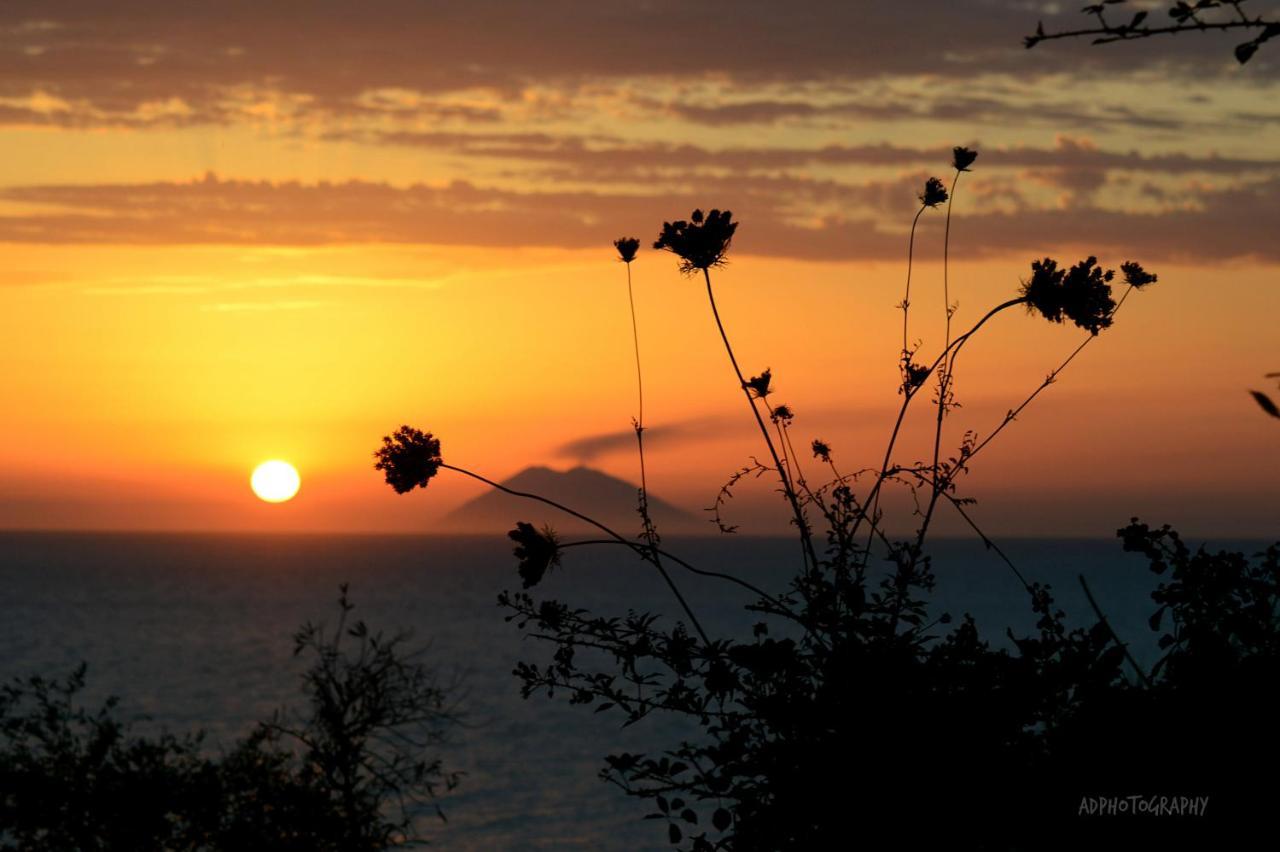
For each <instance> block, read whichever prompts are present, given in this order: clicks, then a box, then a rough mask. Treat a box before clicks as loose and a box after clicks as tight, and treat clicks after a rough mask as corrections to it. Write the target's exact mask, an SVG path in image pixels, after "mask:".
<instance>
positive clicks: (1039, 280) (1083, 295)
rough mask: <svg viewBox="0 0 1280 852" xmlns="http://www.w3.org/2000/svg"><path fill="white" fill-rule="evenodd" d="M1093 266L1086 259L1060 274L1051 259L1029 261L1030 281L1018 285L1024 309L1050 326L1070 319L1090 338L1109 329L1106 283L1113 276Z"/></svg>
mask: <svg viewBox="0 0 1280 852" xmlns="http://www.w3.org/2000/svg"><path fill="white" fill-rule="evenodd" d="M1097 264H1098V259H1097V258H1096V257H1089V258H1087V259H1085V260H1082V261H1080V262H1079V263H1077V264H1076V265H1075V266H1073V267H1071V268H1070V269H1065V270H1064V269H1059V268H1058V263H1057V261H1055V260H1052V259H1051V258H1047V257H1046V258H1045V259H1044V260H1036V261H1032V262H1031V280H1030V281H1028V282H1026V283H1024V284H1023V285H1022V295H1023V297H1024V298H1026V300H1027V307H1028V309H1029V310H1035V311H1039V312H1040V314H1041V315H1042V316H1044V318H1045V319H1047V320H1049V321H1051V322H1059V323H1060V322H1062V321H1063V320H1064V318H1065V319H1070V320H1071V321H1072V322H1074V323H1075V324H1076V325H1078V326H1080V327H1081V328H1084V329H1088V330H1089V333H1091V334H1097V333H1098V332H1099V331H1101V330H1102V329H1104V328H1108V327H1110V325H1111V312H1112V311H1114V310H1115V307H1116V303H1115V300H1114V299H1112V298H1111V285H1110V284H1109V283H1108V282H1110V281H1111V280H1112V278H1114V277H1115V272H1114V271H1112V270H1110V269H1108V270H1106V271H1103V269H1102V267H1100V266H1098V265H1097ZM1139 269H1141V268H1140V267H1139ZM1142 274H1143V275H1144V276H1145V275H1146V273H1142ZM1145 283H1150V282H1145Z"/></svg>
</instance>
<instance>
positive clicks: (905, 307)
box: [902, 204, 925, 387]
mask: <svg viewBox="0 0 1280 852" xmlns="http://www.w3.org/2000/svg"><path fill="white" fill-rule="evenodd" d="M924 211H925V205H924V204H921V205H920V209H919V210H917V211H916V216H915V218H914V219H912V220H911V238H910V239H909V240H908V241H907V289H906V293H904V294H903V296H902V361H903V369H904V370H905V369H906V366H907V363H908V362H910V360H911V356H910V349H909V348H908V346H907V340H908V338H907V318H908V314H909V313H910V310H911V262H912V260H913V259H914V258H915V253H916V225H917V224H919V222H920V217H921V216H923V215H924ZM904 380H905V376H904ZM903 386H904V387H905V386H906V385H905V381H904V385H903Z"/></svg>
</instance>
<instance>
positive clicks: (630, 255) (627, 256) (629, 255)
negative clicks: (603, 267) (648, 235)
mask: <svg viewBox="0 0 1280 852" xmlns="http://www.w3.org/2000/svg"><path fill="white" fill-rule="evenodd" d="M613 247H614V248H616V249H617V250H618V257H620V258H622V262H623V263H630V262H631V261H633V260H635V259H636V251H637V250H638V249H639V248H640V240H639V239H637V238H635V237H619V238H618V239H616V240H614V241H613Z"/></svg>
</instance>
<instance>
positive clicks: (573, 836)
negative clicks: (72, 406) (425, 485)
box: [0, 533, 1262, 852]
mask: <svg viewBox="0 0 1280 852" xmlns="http://www.w3.org/2000/svg"><path fill="white" fill-rule="evenodd" d="M1218 544H1222V545H1223V546H1227V545H1230V546H1232V547H1237V548H1242V549H1244V550H1246V551H1247V552H1251V553H1252V552H1255V551H1257V550H1259V549H1261V546H1262V543H1261V542H1238V541H1237V542H1219V543H1218ZM1001 545H1002V547H1003V549H1004V550H1005V552H1006V553H1007V554H1008V555H1009V556H1010V558H1011V559H1012V561H1013V562H1014V563H1015V564H1016V565H1017V567H1018V568H1019V570H1020V571H1021V572H1022V573H1023V574H1024V575H1025V576H1026V577H1027V579H1028V580H1030V581H1038V582H1043V583H1048V584H1050V585H1051V586H1052V588H1053V590H1054V593H1055V596H1056V597H1057V600H1058V602H1059V604H1060V606H1061V608H1062V609H1063V610H1065V611H1066V612H1067V614H1068V620H1069V621H1070V622H1074V623H1076V624H1089V623H1092V620H1093V616H1092V612H1091V610H1090V609H1089V606H1088V603H1087V601H1086V599H1085V597H1084V594H1083V592H1082V590H1081V585H1080V583H1079V580H1078V576H1079V575H1083V576H1084V577H1086V578H1087V581H1088V583H1089V586H1090V589H1091V590H1092V592H1093V594H1094V597H1095V598H1096V600H1097V603H1098V605H1099V606H1100V607H1101V608H1102V610H1103V611H1104V612H1105V613H1106V615H1107V616H1108V618H1109V620H1110V622H1111V623H1112V625H1113V626H1114V628H1115V630H1116V632H1117V633H1118V634H1119V635H1120V636H1121V637H1122V638H1123V639H1124V640H1125V641H1127V642H1129V643H1130V644H1131V647H1132V648H1133V650H1134V652H1135V654H1136V655H1137V657H1138V658H1139V660H1143V661H1147V662H1150V661H1152V660H1154V658H1155V653H1156V652H1155V644H1154V642H1155V638H1156V637H1155V636H1154V634H1153V633H1152V631H1151V630H1150V628H1149V627H1148V626H1147V616H1148V615H1149V614H1150V612H1151V610H1152V606H1151V604H1150V592H1151V590H1152V589H1153V588H1154V586H1155V584H1156V582H1158V580H1157V578H1155V577H1154V576H1153V575H1152V574H1151V573H1150V572H1149V571H1148V570H1147V567H1146V565H1145V563H1144V561H1143V560H1142V559H1141V558H1140V557H1138V556H1136V555H1134V554H1126V553H1124V552H1123V551H1122V549H1121V547H1120V543H1119V542H1118V541H1117V540H1114V539H1112V540H1082V539H1071V540H1056V539H1022V540H1017V539H1015V540H1009V541H1005V542H1001ZM664 546H665V547H666V549H668V550H670V551H672V552H675V553H678V554H679V555H680V556H682V557H683V558H685V559H686V560H687V561H689V562H691V563H693V564H695V565H699V566H703V567H713V568H715V569H716V570H719V571H722V572H726V573H731V574H734V575H735V576H739V577H741V578H742V579H745V580H748V581H750V582H752V583H754V584H756V585H757V586H760V587H762V588H764V589H767V590H770V591H772V590H779V589H782V588H784V587H785V584H786V581H787V579H788V577H789V576H791V574H792V573H793V572H794V570H795V568H796V563H797V560H798V558H799V552H798V548H797V544H796V542H795V540H794V539H770V538H748V537H739V536H723V537H720V538H701V539H700V538H690V539H674V538H673V539H669V540H667V541H665V542H664ZM930 552H931V555H932V557H933V562H934V568H935V573H936V575H937V588H936V592H935V596H934V606H935V608H936V610H937V612H938V613H939V614H941V613H942V612H950V613H952V614H953V615H954V616H955V617H957V618H958V617H959V616H961V615H962V614H963V613H966V612H967V613H971V614H972V615H973V616H974V618H975V619H976V620H977V622H978V625H979V628H980V630H981V631H982V632H983V633H984V634H985V635H986V636H987V637H988V638H989V639H990V640H991V641H992V642H993V643H994V644H1007V639H1006V638H1005V631H1006V629H1007V628H1012V629H1013V630H1014V631H1015V632H1018V631H1031V630H1032V629H1033V624H1034V617H1033V616H1032V615H1031V614H1030V612H1029V610H1028V607H1027V605H1026V601H1027V596H1026V593H1025V591H1024V590H1023V587H1022V586H1021V584H1020V583H1019V581H1018V580H1017V579H1016V578H1015V577H1014V576H1013V574H1012V573H1011V572H1010V570H1009V568H1008V567H1007V566H1006V565H1005V564H1004V563H1003V562H1001V561H1000V560H999V559H998V558H996V557H995V556H994V555H993V554H992V553H991V552H989V551H987V550H986V549H985V548H984V547H983V545H982V544H981V543H980V542H977V541H970V540H945V539H944V540H937V541H935V542H933V543H932V545H931V550H930ZM675 577H676V579H677V581H678V582H679V584H680V587H681V589H682V591H683V592H684V593H685V595H686V597H687V598H688V600H689V602H690V605H691V607H692V608H693V610H694V611H695V612H696V613H697V614H698V616H699V618H700V620H701V621H702V622H703V624H704V626H705V627H706V629H707V631H708V632H709V633H710V634H711V635H713V637H720V636H726V637H727V636H740V635H743V634H746V635H749V633H750V627H751V625H752V624H753V623H754V622H755V621H756V620H758V617H757V616H755V615H753V614H752V613H749V612H747V611H745V610H744V609H743V606H744V605H745V604H746V603H749V602H750V600H749V596H747V595H745V594H743V593H741V590H740V589H738V588H737V587H736V586H732V585H728V584H726V583H724V582H723V581H718V580H713V579H707V578H703V577H698V576H694V575H690V574H688V573H683V572H681V573H677V574H676V575H675ZM343 583H346V584H349V597H350V599H351V601H352V603H354V605H355V610H354V611H353V615H352V617H353V618H359V619H362V620H364V621H365V622H366V623H367V624H368V625H369V626H370V627H372V628H374V629H381V630H383V631H385V632H387V633H394V632H396V631H399V630H407V631H411V632H412V633H413V636H414V638H413V640H412V642H411V644H417V645H422V646H425V648H426V651H425V654H424V657H423V660H424V662H426V663H427V664H428V665H430V666H432V667H433V668H435V669H436V671H437V672H438V673H439V674H440V676H441V677H442V679H444V680H446V681H450V682H452V681H453V680H454V679H456V681H457V682H458V684H459V686H458V688H457V691H456V693H455V695H456V697H457V699H458V702H459V707H460V710H461V711H462V714H463V723H462V724H461V725H460V726H458V727H457V728H455V729H454V731H453V734H452V741H451V742H450V743H448V744H447V745H446V746H444V747H443V748H442V750H441V756H442V758H443V759H444V762H445V765H446V766H447V767H448V768H450V769H455V770H458V771H461V772H463V773H464V775H463V777H462V781H461V784H460V785H459V786H458V787H457V789H456V790H454V791H452V792H449V793H447V794H445V795H443V796H442V797H441V798H440V800H439V804H440V806H441V808H442V809H443V811H444V813H445V816H446V817H447V821H436V820H433V821H431V822H429V823H424V829H425V834H426V835H427V837H428V838H429V839H430V841H431V844H432V845H433V846H434V847H435V848H437V849H444V850H482V849H483V850H494V849H503V850H575V849H583V850H587V849H590V850H627V852H636V851H637V850H660V849H667V848H670V847H669V844H668V843H667V840H666V833H665V824H664V823H662V822H661V821H654V820H644V819H643V817H644V815H645V813H647V812H648V811H649V810H650V807H649V805H648V804H647V803H644V802H641V801H638V800H635V799H630V798H628V797H627V796H626V795H625V794H623V793H622V792H621V791H619V790H618V789H616V788H615V787H613V786H611V785H609V784H607V783H605V782H604V781H602V780H600V778H599V775H598V773H599V770H600V768H601V766H602V765H603V757H604V756H605V755H606V754H609V753H614V752H618V751H629V752H645V751H651V752H652V751H658V750H660V749H661V748H662V747H663V746H664V745H669V744H673V743H675V742H676V741H677V740H678V739H679V737H680V736H681V735H682V734H683V733H685V732H686V731H685V730H684V729H682V727H681V725H680V723H679V722H678V720H664V719H661V718H650V719H647V720H645V721H643V722H641V723H639V724H637V725H634V726H631V727H626V728H623V727H622V724H621V723H622V719H621V717H619V716H617V715H615V714H612V713H609V712H605V713H599V714H597V713H594V712H592V710H591V709H590V708H584V707H582V706H576V705H570V704H569V703H568V701H567V700H566V699H567V696H564V695H556V696H553V697H550V698H549V697H547V696H545V695H543V694H535V695H533V696H530V697H529V698H527V699H525V698H522V697H521V695H520V689H519V687H520V684H519V682H518V681H517V679H516V677H515V676H514V675H513V674H512V670H513V668H514V667H515V666H516V664H517V663H518V662H520V661H541V662H545V661H546V660H547V659H548V649H547V648H546V647H545V645H544V644H543V643H540V642H538V641H537V640H534V639H531V638H527V637H525V636H524V635H523V634H522V633H521V631H520V630H519V629H518V627H517V626H516V625H515V624H514V623H509V622H508V621H506V620H505V618H504V616H505V614H506V613H505V612H504V611H503V610H501V609H500V608H499V607H498V605H497V596H498V594H499V592H501V591H502V590H504V589H511V590H518V589H519V588H520V579H519V577H518V575H517V573H516V560H515V558H514V557H513V556H512V553H511V542H510V541H508V540H507V539H506V538H504V537H503V536H501V535H496V536H456V537H446V536H360V535H241V534H236V535H222V534H99V533H81V534H67V533H0V648H3V649H4V653H3V655H0V681H8V680H9V679H11V678H15V677H25V676H29V675H33V674H39V675H43V676H46V677H62V676H65V675H67V674H69V673H70V672H72V671H73V670H74V669H75V668H76V666H78V665H79V664H80V663H82V662H83V663H85V664H87V666H88V686H87V689H86V692H85V695H84V698H85V701H86V702H87V703H89V704H90V705H91V706H92V705H93V704H94V703H95V702H100V701H101V700H103V699H105V698H106V697H107V696H118V697H119V700H120V704H119V712H120V714H121V715H122V716H123V717H124V718H127V719H129V720H130V721H131V722H132V723H133V724H134V725H135V726H136V729H137V730H139V731H142V732H153V731H155V730H159V729H162V728H163V729H167V730H169V731H172V732H175V733H182V732H187V731H194V730H196V729H201V730H204V731H206V732H207V737H208V740H207V742H208V745H209V747H210V748H213V749H217V748H222V747H226V746H227V745H229V744H230V743H232V742H234V741H235V739H236V738H237V737H240V736H243V735H244V734H246V733H247V732H248V731H249V730H250V729H251V728H252V726H253V725H254V723H255V721H257V720H261V719H266V718H268V717H269V716H270V715H271V714H272V712H273V711H275V710H277V709H279V708H284V707H295V708H297V707H300V706H302V701H303V694H302V692H301V686H302V683H301V674H302V671H303V667H304V666H303V662H302V661H300V660H298V659H295V658H294V656H293V640H292V636H293V634H294V632H295V631H296V630H297V629H298V627H299V626H301V625H302V624H303V623H304V622H308V621H311V622H325V623H327V624H330V625H332V624H333V623H334V622H335V620H336V617H337V612H338V609H337V599H338V595H339V586H340V584H343ZM535 591H537V592H539V593H541V594H542V595H544V596H546V597H553V598H557V599H560V600H563V601H565V602H568V603H571V604H573V605H575V606H581V607H585V608H587V609H589V610H591V611H592V612H594V613H597V614H602V615H625V614H626V613H627V612H628V610H636V611H650V612H654V613H662V614H665V615H667V616H671V615H674V614H675V613H676V612H677V605H676V602H675V600H674V599H673V598H672V596H671V593H670V590H669V589H668V588H667V587H666V585H665V584H664V583H663V582H662V580H661V579H660V578H659V577H658V576H657V575H656V574H655V572H654V570H653V569H652V567H650V566H648V565H647V564H645V563H642V562H640V561H638V560H636V559H634V558H630V557H629V556H628V554H627V552H626V551H625V549H623V548H618V547H602V548H596V549H593V548H591V547H579V548H573V549H572V550H570V551H567V552H566V554H565V560H564V564H563V565H562V566H561V567H560V568H558V569H556V570H555V571H553V572H552V573H551V574H549V575H548V576H547V578H546V579H545V580H544V582H543V583H542V584H541V585H540V586H539V587H538V588H537V589H535Z"/></svg>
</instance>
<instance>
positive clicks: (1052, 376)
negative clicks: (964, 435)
mask: <svg viewBox="0 0 1280 852" xmlns="http://www.w3.org/2000/svg"><path fill="white" fill-rule="evenodd" d="M1132 292H1133V286H1132V285H1130V286H1129V287H1128V289H1126V290H1125V291H1124V295H1122V296H1121V297H1120V301H1119V302H1116V306H1115V307H1114V308H1112V310H1111V317H1113V318H1114V317H1115V315H1116V314H1118V313H1120V309H1121V308H1122V307H1124V303H1125V300H1126V299H1128V298H1129V294H1130V293H1132ZM1096 337H1097V335H1096V334H1090V335H1089V336H1088V337H1086V338H1085V339H1084V342H1083V343H1081V344H1080V345H1079V346H1077V347H1076V348H1075V349H1074V350H1072V352H1071V354H1070V355H1068V356H1067V357H1066V359H1065V360H1064V361H1063V362H1062V363H1061V364H1059V365H1058V366H1057V368H1056V369H1054V370H1053V371H1052V372H1050V373H1049V375H1048V377H1046V378H1045V380H1044V381H1043V382H1041V384H1040V387H1038V388H1036V389H1035V390H1034V391H1032V392H1031V395H1030V396H1028V397H1027V398H1026V399H1024V400H1023V401H1022V403H1021V404H1020V405H1019V406H1018V407H1017V408H1015V409H1013V410H1011V411H1010V412H1009V413H1008V414H1006V415H1005V416H1004V420H1002V421H1001V422H1000V425H999V426H997V427H996V428H995V429H994V430H992V432H991V434H990V435H988V436H987V437H986V438H984V439H983V440H982V441H980V442H978V444H977V446H975V447H974V448H973V450H972V451H970V453H969V458H968V461H972V460H973V457H974V456H976V455H977V454H978V453H979V452H980V451H981V450H982V448H983V447H985V446H987V444H990V443H991V442H992V440H994V439H995V437H996V435H999V434H1000V433H1001V432H1003V431H1004V430H1005V427H1007V426H1008V425H1009V424H1010V423H1012V422H1013V421H1014V420H1016V419H1017V418H1018V415H1019V414H1021V413H1022V411H1023V409H1025V408H1026V407H1027V406H1028V405H1030V404H1031V403H1032V401H1034V400H1035V398H1036V397H1038V396H1039V395H1040V394H1041V393H1042V392H1043V391H1044V390H1045V388H1047V387H1049V385H1051V384H1053V383H1054V381H1055V380H1056V379H1057V378H1058V374H1059V373H1061V372H1062V371H1063V370H1065V369H1066V368H1067V367H1068V366H1069V365H1070V364H1071V362H1072V361H1074V360H1075V359H1076V356H1077V355H1079V354H1080V353H1081V352H1083V351H1084V348H1085V347H1086V346H1088V345H1089V344H1090V343H1092V342H1093V341H1094V339H1095V338H1096Z"/></svg>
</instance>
